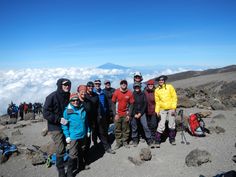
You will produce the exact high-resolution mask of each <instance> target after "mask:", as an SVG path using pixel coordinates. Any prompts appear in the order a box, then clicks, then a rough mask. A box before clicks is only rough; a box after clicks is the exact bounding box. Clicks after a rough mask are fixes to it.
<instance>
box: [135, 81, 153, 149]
mask: <svg viewBox="0 0 236 177" xmlns="http://www.w3.org/2000/svg"><path fill="white" fill-rule="evenodd" d="M133 88H134V92H133V96H134V105H133V109H132V111H131V128H132V133H131V137H132V140H133V146H134V147H136V146H137V145H138V143H139V135H140V132H139V131H138V125H140V126H142V128H143V130H144V134H145V139H146V141H147V144H148V146H151V147H152V138H151V132H150V130H149V128H148V125H147V118H146V108H147V100H146V95H145V94H144V92H142V91H141V83H138V82H136V83H134V86H133Z"/></svg>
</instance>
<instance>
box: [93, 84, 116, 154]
mask: <svg viewBox="0 0 236 177" xmlns="http://www.w3.org/2000/svg"><path fill="white" fill-rule="evenodd" d="M94 85H95V87H94V92H95V93H96V94H97V95H98V98H99V109H98V116H97V124H98V132H99V138H100V140H101V142H102V144H103V147H104V149H105V151H106V152H107V153H110V154H115V153H116V152H115V151H113V150H112V149H111V145H110V144H109V140H108V139H109V138H108V127H109V120H108V119H109V106H108V100H107V98H106V96H105V93H104V92H103V90H102V89H101V81H100V80H95V81H94Z"/></svg>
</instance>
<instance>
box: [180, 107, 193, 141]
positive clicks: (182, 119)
mask: <svg viewBox="0 0 236 177" xmlns="http://www.w3.org/2000/svg"><path fill="white" fill-rule="evenodd" d="M183 112H184V111H183V109H181V110H179V113H178V115H180V117H181V144H184V143H186V145H189V144H190V142H188V141H187V139H186V137H185V134H184V114H183Z"/></svg>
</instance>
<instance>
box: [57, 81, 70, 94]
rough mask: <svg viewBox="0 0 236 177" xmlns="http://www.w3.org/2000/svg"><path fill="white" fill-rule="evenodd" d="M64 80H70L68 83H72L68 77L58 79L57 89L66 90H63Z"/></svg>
mask: <svg viewBox="0 0 236 177" xmlns="http://www.w3.org/2000/svg"><path fill="white" fill-rule="evenodd" d="M63 82H68V84H70V85H71V81H70V80H69V79H66V78H60V79H58V80H57V91H59V92H60V93H62V92H64V91H63V90H62V83H63Z"/></svg>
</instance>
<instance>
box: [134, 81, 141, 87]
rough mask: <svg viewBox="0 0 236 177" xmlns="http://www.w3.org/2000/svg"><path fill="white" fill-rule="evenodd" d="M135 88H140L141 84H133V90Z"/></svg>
mask: <svg viewBox="0 0 236 177" xmlns="http://www.w3.org/2000/svg"><path fill="white" fill-rule="evenodd" d="M135 87H141V83H140V82H135V83H134V85H133V88H135Z"/></svg>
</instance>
